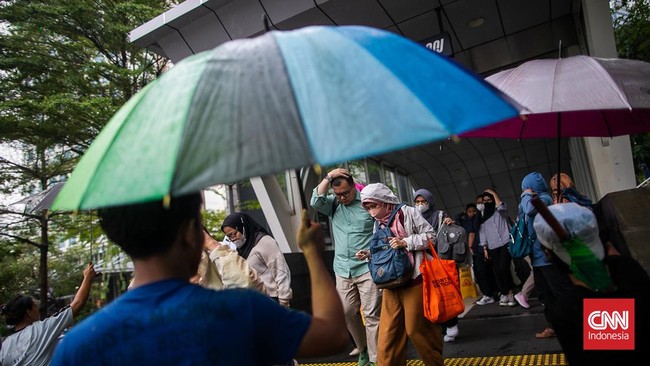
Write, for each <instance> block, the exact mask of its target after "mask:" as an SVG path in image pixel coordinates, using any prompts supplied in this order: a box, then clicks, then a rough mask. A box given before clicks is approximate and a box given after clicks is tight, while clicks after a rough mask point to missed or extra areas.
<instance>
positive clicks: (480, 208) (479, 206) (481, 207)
mask: <svg viewBox="0 0 650 366" xmlns="http://www.w3.org/2000/svg"><path fill="white" fill-rule="evenodd" d="M476 209H477V210H479V211H480V212H481V213H483V211H485V205H484V204H482V203H477V204H476Z"/></svg>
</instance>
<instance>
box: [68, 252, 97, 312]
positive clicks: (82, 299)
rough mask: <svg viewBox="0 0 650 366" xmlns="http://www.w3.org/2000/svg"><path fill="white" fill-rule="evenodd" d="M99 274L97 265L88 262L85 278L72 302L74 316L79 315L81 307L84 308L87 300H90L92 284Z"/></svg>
mask: <svg viewBox="0 0 650 366" xmlns="http://www.w3.org/2000/svg"><path fill="white" fill-rule="evenodd" d="M96 275H97V272H95V265H93V264H92V263H88V266H87V267H86V269H84V279H83V281H82V282H81V285H80V286H79V290H77V293H76V294H75V295H74V299H73V300H72V302H71V303H70V308H72V316H77V314H79V312H80V311H81V309H83V307H84V305H86V302H88V296H90V286H91V285H92V284H93V279H94V278H95V276H96Z"/></svg>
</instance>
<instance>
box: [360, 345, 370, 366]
mask: <svg viewBox="0 0 650 366" xmlns="http://www.w3.org/2000/svg"><path fill="white" fill-rule="evenodd" d="M369 364H370V358H369V357H368V349H367V348H366V349H364V350H363V351H361V353H359V366H368V365H369Z"/></svg>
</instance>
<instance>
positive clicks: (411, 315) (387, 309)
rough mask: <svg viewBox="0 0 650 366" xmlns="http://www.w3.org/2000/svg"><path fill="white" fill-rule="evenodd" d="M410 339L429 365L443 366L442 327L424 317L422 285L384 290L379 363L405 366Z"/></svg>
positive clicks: (382, 365) (383, 365) (378, 346)
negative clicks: (407, 344) (407, 339)
mask: <svg viewBox="0 0 650 366" xmlns="http://www.w3.org/2000/svg"><path fill="white" fill-rule="evenodd" d="M407 336H408V338H409V339H410V340H411V342H413V345H414V346H415V350H416V351H417V352H418V354H419V355H420V357H421V358H422V361H423V362H424V364H425V365H426V366H442V365H443V364H444V362H443V360H442V332H441V330H440V326H438V325H436V324H433V323H431V322H430V321H429V320H428V319H427V318H425V317H424V306H423V305H422V282H420V283H419V284H417V285H414V286H409V287H399V288H396V289H384V290H383V295H382V302H381V317H380V319H379V340H378V342H377V343H378V345H377V350H378V355H377V364H378V365H379V366H403V365H406V337H407Z"/></svg>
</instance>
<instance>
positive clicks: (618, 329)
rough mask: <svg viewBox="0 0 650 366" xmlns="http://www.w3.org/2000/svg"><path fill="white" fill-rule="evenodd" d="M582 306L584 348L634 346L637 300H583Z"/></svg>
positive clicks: (613, 348)
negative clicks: (635, 306)
mask: <svg viewBox="0 0 650 366" xmlns="http://www.w3.org/2000/svg"><path fill="white" fill-rule="evenodd" d="M583 309H584V312H583V314H584V315H583V349H586V350H633V349H634V299H584V302H583Z"/></svg>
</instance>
